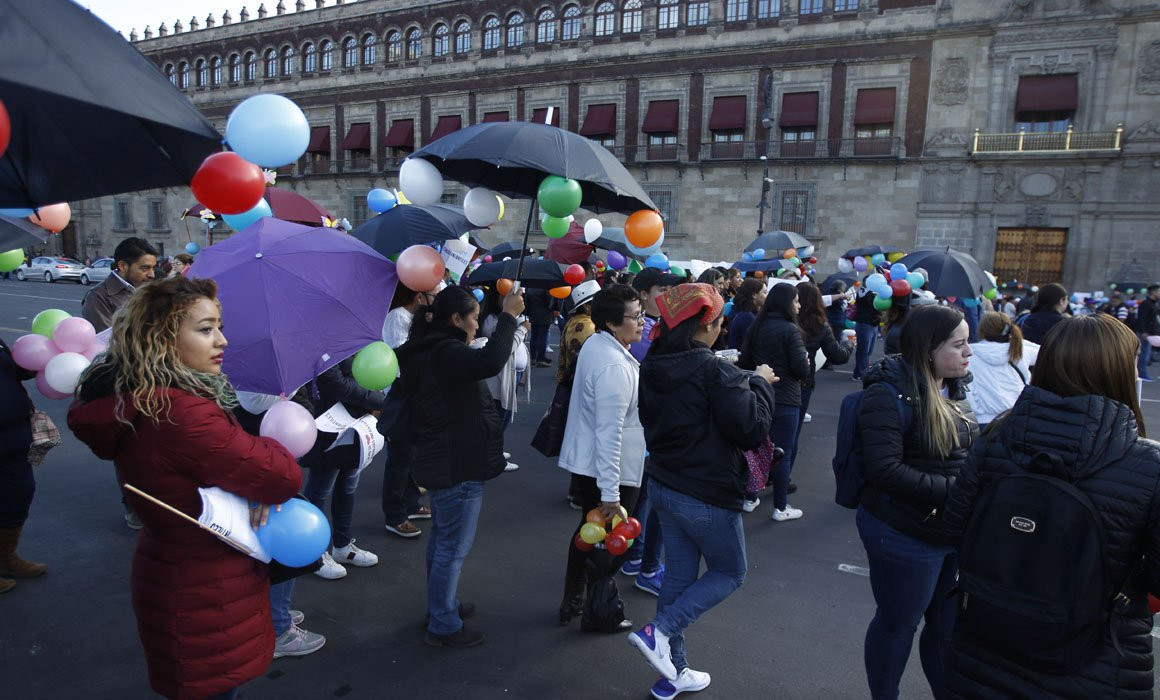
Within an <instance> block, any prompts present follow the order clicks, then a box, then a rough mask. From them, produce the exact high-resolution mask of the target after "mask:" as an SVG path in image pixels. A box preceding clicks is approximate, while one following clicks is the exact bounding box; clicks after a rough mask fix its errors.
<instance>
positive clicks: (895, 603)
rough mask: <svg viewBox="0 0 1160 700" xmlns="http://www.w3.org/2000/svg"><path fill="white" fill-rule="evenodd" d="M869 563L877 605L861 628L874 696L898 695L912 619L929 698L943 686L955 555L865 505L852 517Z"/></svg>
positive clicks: (886, 699)
mask: <svg viewBox="0 0 1160 700" xmlns="http://www.w3.org/2000/svg"><path fill="white" fill-rule="evenodd" d="M855 520H856V522H857V524H858V534H859V535H860V536H861V537H862V544H863V545H864V546H865V547H866V557H867V559H869V561H870V588H871V589H872V590H873V591H874V602H875V603H876V604H877V605H878V609H877V611H875V613H874V619H873V620H871V621H870V627H869V628H867V630H866V649H865V661H866V677H867V680H868V681H869V683H870V695H871V697H873V698H874V700H893V699H894V698H897V697H898V683H899V680H900V679H901V678H902V672H903V671H904V670H906V662H907V659H909V658H910V647H911V646H912V645H913V643H914V633H915V632H916V631H917V630H918V623H919V622H920V621H921V620H923V619H925V620H926V624H925V625H923V628H922V635H921V636H920V637H919V641H918V650H919V656H920V658H921V660H922V670H923V672H924V673H925V674H926V680H927V682H928V683H930V687H931V691H932V692H933V694H934V697H935V698H941V697H944V696H945V691H944V689H943V678H944V671H945V669H946V660H947V650H948V649H949V648H950V641H951V629H952V628H953V626H954V623H955V612H956V610H955V609H956V607H957V605H958V600H959V598H958V596H957V595H954V596H951V597H947V596H948V594H949V593H950V592H951V591H952V590H954V587H955V585H956V584H955V572H956V571H957V569H958V557H957V555H956V554H955V550H954V548H953V547H950V546H946V545H933V544H928V543H926V542H923V541H921V540H917V539H915V538H913V537H910V536H909V535H904V534H903V533H901V532H899V531H898V530H895V529H894V528H892V527H890V526H889V525H887V524H886V523H884V522H882V521H881V520H879V519H878V518H876V517H874V516H873V515H871V514H870V513H869V512H868V511H867V510H866V509H865V508H858V514H857V516H856V518H855Z"/></svg>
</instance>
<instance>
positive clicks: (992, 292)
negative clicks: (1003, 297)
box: [983, 287, 999, 299]
mask: <svg viewBox="0 0 1160 700" xmlns="http://www.w3.org/2000/svg"><path fill="white" fill-rule="evenodd" d="M983 296H985V297H987V298H988V299H997V298H999V290H998V289H996V288H994V287H991V288H990V289H988V290H987V291H985V292H983Z"/></svg>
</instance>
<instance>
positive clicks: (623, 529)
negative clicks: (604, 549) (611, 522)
mask: <svg viewBox="0 0 1160 700" xmlns="http://www.w3.org/2000/svg"><path fill="white" fill-rule="evenodd" d="M612 533H613V534H615V535H620V536H621V537H623V538H624V539H625V540H626V541H627V540H631V539H632V527H630V526H629V524H628V523H627V522H622V523H620V524H619V525H617V526H616V527H614V528H612Z"/></svg>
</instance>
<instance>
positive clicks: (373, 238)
mask: <svg viewBox="0 0 1160 700" xmlns="http://www.w3.org/2000/svg"><path fill="white" fill-rule="evenodd" d="M473 228H477V227H476V226H475V225H474V224H472V223H471V222H470V221H468V220H467V217H466V216H464V215H463V207H457V206H453V205H450V204H431V205H429V206H419V205H416V204H400V205H399V206H396V207H392V208H390V209H388V210H387V211H385V212H383V213H382V214H379V215H378V216H376V217H374V218H373V219H371V220H370V221H367V222H366V223H364V224H363V225H362V226H359V227H358V228H356V229H355V230H353V231H351V232H350V235H352V236H354V237H355V238H357V239H359V240H360V241H362V242H363V243H366V244H367V245H369V246H370V247H372V248H374V249H375V250H377V251H378V252H379V253H381V254H383V255H384V256H391V255H394V254H395V253H401V252H403V251H404V250H405V249H407V248H409V247H410V246H413V245H420V244H423V243H434V242H436V241H448V240H451V239H452V238H459V237H460V236H462V235H463V234H465V233H467V232H468V231H469V230H471V229H473Z"/></svg>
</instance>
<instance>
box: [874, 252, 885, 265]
mask: <svg viewBox="0 0 1160 700" xmlns="http://www.w3.org/2000/svg"><path fill="white" fill-rule="evenodd" d="M870 262H872V263H874V264H875V265H882V264H883V263H885V262H886V256H885V255H883V254H882V253H875V254H874V255H871V256H870Z"/></svg>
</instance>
